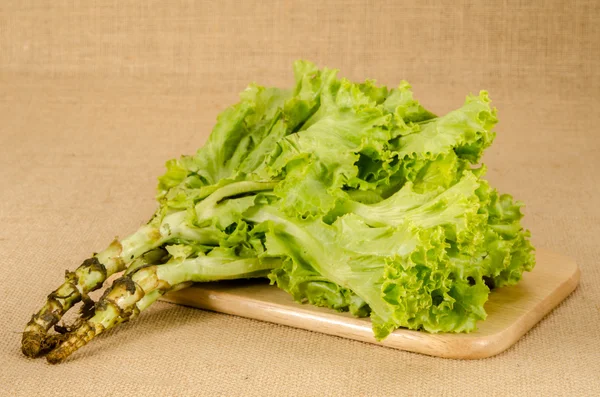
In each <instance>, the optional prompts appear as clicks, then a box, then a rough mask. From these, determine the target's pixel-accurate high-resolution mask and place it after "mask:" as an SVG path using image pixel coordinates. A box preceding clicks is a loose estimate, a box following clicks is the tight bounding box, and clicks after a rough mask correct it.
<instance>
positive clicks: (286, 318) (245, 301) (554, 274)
mask: <svg viewBox="0 0 600 397" xmlns="http://www.w3.org/2000/svg"><path fill="white" fill-rule="evenodd" d="M578 282H579V267H578V266H577V264H576V263H575V262H574V261H573V260H572V259H570V258H567V257H565V256H562V255H558V254H556V253H554V252H551V251H548V250H541V249H540V250H538V251H537V265H536V267H535V268H534V270H533V271H532V272H531V273H526V274H524V275H523V280H522V281H521V282H520V283H519V284H518V285H516V286H514V287H505V288H500V289H498V290H495V291H493V292H492V293H491V294H490V298H489V301H488V302H487V303H486V305H485V310H486V311H487V313H488V318H487V319H486V320H485V321H481V322H479V324H478V327H479V329H478V331H476V332H472V333H470V334H429V333H426V332H419V331H411V330H406V329H398V330H396V331H395V332H393V333H392V334H391V335H389V336H388V337H387V338H386V339H385V340H383V341H381V342H377V341H376V340H375V338H374V337H373V332H372V331H371V322H370V320H369V319H368V318H355V317H352V316H351V315H350V314H348V313H338V312H335V311H333V310H330V309H326V308H319V307H315V306H311V305H308V304H306V305H303V304H300V303H297V302H295V301H294V300H292V298H291V297H290V296H289V295H288V294H287V293H285V292H284V291H282V290H280V289H278V288H277V287H274V286H270V285H268V283H267V282H266V281H256V280H254V281H247V280H243V281H242V280H238V281H233V282H219V283H204V284H196V285H194V286H192V287H190V288H187V289H184V290H180V291H175V292H172V293H170V294H168V295H166V296H165V297H164V298H163V300H165V301H167V302H171V303H178V304H182V305H186V306H192V307H197V308H201V309H207V310H213V311H216V312H221V313H227V314H233V315H237V316H242V317H248V318H253V319H257V320H262V321H268V322H272V323H276V324H283V325H288V326H291V327H296V328H303V329H307V330H310V331H315V332H322V333H325V334H329V335H335V336H339V337H343V338H350V339H355V340H359V341H363V342H369V343H375V344H378V345H382V346H387V347H392V348H396V349H401V350H407V351H411V352H417V353H423V354H428V355H432V356H439V357H445V358H459V359H478V358H485V357H491V356H494V355H496V354H498V353H500V352H502V351H504V350H506V349H508V348H509V347H510V346H512V345H513V344H514V343H515V342H516V341H517V340H519V338H520V337H521V336H523V335H524V334H525V333H526V332H527V331H529V330H530V329H531V328H532V327H533V326H534V325H535V324H536V323H537V322H539V321H540V320H541V319H542V318H543V317H544V316H545V315H546V314H548V313H549V312H550V311H551V310H552V309H553V308H554V307H556V306H557V305H558V304H559V303H560V302H561V301H562V300H563V299H565V298H566V297H567V296H568V295H569V294H570V293H571V292H572V291H573V290H574V289H575V288H576V287H577V284H578Z"/></svg>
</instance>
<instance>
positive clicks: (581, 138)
mask: <svg viewBox="0 0 600 397" xmlns="http://www.w3.org/2000/svg"><path fill="white" fill-rule="evenodd" d="M298 58H306V59H310V60H313V61H315V62H317V63H318V64H319V65H322V66H325V65H326V66H330V67H337V68H339V69H341V74H342V75H344V76H347V77H350V78H352V79H364V78H375V79H377V80H378V81H379V82H381V83H385V84H387V85H390V86H393V85H395V84H397V83H398V82H399V81H400V80H401V79H407V80H408V81H410V82H411V83H412V84H413V88H414V91H415V93H416V96H417V97H418V98H419V99H420V100H421V101H422V102H423V103H424V104H425V105H426V106H429V107H430V108H432V109H433V110H434V111H437V112H440V113H441V112H445V111H448V110H450V109H452V108H456V107H458V106H460V105H461V104H462V102H463V100H464V96H465V95H466V94H467V93H469V92H477V91H478V90H479V89H481V88H485V89H487V90H489V91H490V95H491V97H492V99H493V100H494V104H495V105H496V106H497V107H498V109H499V117H500V121H501V122H500V124H499V126H498V128H497V131H498V137H497V140H496V142H495V143H494V145H493V146H492V148H490V149H489V150H488V152H487V154H486V157H485V162H486V163H487V165H488V167H489V172H488V178H489V179H490V180H491V181H492V183H493V184H494V185H495V186H497V187H498V188H499V189H501V190H503V191H507V192H510V193H512V194H513V195H514V196H515V197H517V198H519V199H522V200H524V201H525V202H526V203H527V207H526V217H525V220H524V221H525V224H526V225H527V226H528V227H529V228H531V230H532V233H533V240H534V243H535V244H536V245H537V246H540V247H541V246H543V247H547V248H551V249H553V250H556V251H558V252H560V253H563V254H566V255H569V256H571V257H574V258H575V259H576V260H577V262H578V263H579V265H580V267H581V269H582V280H581V284H580V286H579V288H578V289H577V290H576V291H575V292H574V293H573V294H572V295H571V296H570V297H569V298H568V299H567V300H566V301H565V302H564V303H563V304H561V305H560V306H559V307H558V308H557V309H556V310H555V311H554V312H552V313H551V314H550V315H549V316H548V317H547V318H546V319H544V320H543V321H542V322H541V323H540V324H539V325H538V326H536V327H535V328H534V329H533V330H532V331H531V332H529V333H528V334H527V335H525V337H523V338H522V339H521V341H519V342H518V343H517V344H516V345H515V346H514V347H513V348H511V349H509V350H508V351H506V352H505V353H502V354H500V355H498V356H496V357H493V358H490V359H486V360H481V361H455V360H446V359H439V358H432V357H427V356H422V355H418V354H412V353H407V352H402V351H396V350H392V349H387V348H382V347H378V346H373V345H369V344H364V343H360V342H355V341H351V340H345V339H341V338H336V337H331V336H326V335H321V334H318V333H313V332H308V331H303V330H297V329H293V328H288V327H284V326H278V325H272V324H267V323H262V322H258V321H253V320H247V319H242V318H237V317H233V316H228V315H222V314H216V313H209V312H204V311H201V310H194V309H189V308H184V307H178V306H174V305H169V304H166V303H157V304H156V305H154V306H153V307H152V308H151V309H149V310H148V312H146V313H145V314H144V315H142V316H140V318H139V319H137V320H136V321H135V322H132V323H130V324H126V325H123V326H121V327H119V328H118V329H116V330H114V331H113V332H108V333H107V334H105V335H103V336H101V337H99V338H98V339H97V340H96V341H94V342H93V343H91V344H90V345H89V346H87V347H86V348H84V349H82V350H81V351H79V352H77V353H76V354H75V355H74V356H73V357H72V358H71V359H70V360H69V361H67V362H66V363H65V364H63V365H60V366H50V365H48V364H46V362H45V360H30V359H26V358H24V357H23V356H22V355H21V353H20V350H19V349H20V347H19V342H20V332H21V331H22V329H23V326H24V325H25V323H26V322H27V321H28V319H29V316H30V315H31V314H32V313H33V312H34V311H35V310H37V309H38V308H39V306H40V305H41V304H42V302H43V301H44V299H45V296H46V294H48V293H49V292H50V291H51V290H53V289H54V288H55V287H57V286H58V285H59V284H60V283H61V282H62V275H63V272H64V270H65V269H66V268H69V269H74V268H75V267H76V266H77V265H79V264H80V263H81V261H82V260H83V259H84V258H87V257H88V256H89V255H90V253H91V252H92V251H94V250H100V249H102V248H103V247H104V246H105V245H106V244H107V243H108V242H110V241H111V239H112V238H113V237H114V236H115V235H119V236H124V235H126V234H128V233H130V232H132V231H133V230H135V229H136V228H137V227H138V226H139V225H140V224H142V223H143V222H144V221H146V220H147V218H148V217H149V215H150V214H151V213H152V212H153V210H154V208H155V202H154V201H153V196H154V193H155V190H154V189H155V185H156V179H155V178H156V177H157V176H158V175H160V174H161V173H162V172H163V169H164V168H163V164H164V162H165V161H166V160H167V159H169V158H172V157H176V156H178V155H179V154H183V153H192V152H194V151H195V150H196V148H197V147H199V146H200V145H202V143H203V142H204V141H205V139H206V137H207V135H208V133H209V131H210V129H211V127H212V125H213V123H214V120H215V117H216V115H217V113H218V112H219V111H220V110H222V109H224V108H225V107H226V106H228V105H230V104H231V103H233V102H234V101H235V100H236V98H237V93H238V92H239V91H241V90H242V89H243V88H244V87H245V85H246V84H247V83H249V82H250V81H257V82H260V83H262V84H268V85H290V84H291V83H292V80H293V77H292V73H291V64H292V61H293V60H295V59H298ZM599 109H600V5H599V3H598V1H595V0H589V1H539V2H533V1H532V2H527V1H502V2H499V1H489V2H488V1H485V2H484V1H482V2H480V4H477V2H476V3H473V2H465V1H444V2H440V3H439V4H438V3H437V2H428V1H425V2H419V3H418V4H415V3H411V2H406V3H404V2H398V1H397V2H383V1H372V2H366V1H358V0H351V1H342V0H336V1H330V2H325V1H316V2H293V3H290V2H285V1H281V2H271V1H210V2H209V1H205V2H200V1H198V2H193V1H168V2H161V1H152V2H145V1H118V0H113V1H100V0H98V1H93V2H85V1H64V0H58V1H47V2H41V1H23V0H14V1H11V0H3V1H2V2H0V258H1V264H0V270H1V274H0V365H1V369H0V395H6V396H9V395H10V396H13V395H18V396H36V395H40V396H42V395H43V396H54V395H57V396H58V395H60V396H70V395H73V396H75V395H87V396H90V395H93V396H115V395H160V396H162V395H165V396H166V395H174V396H175V395H209V396H212V395H246V396H247V395H278V396H279V395H281V396H283V395H290V396H297V395H307V396H321V395H344V396H347V395H378V396H386V395H401V394H402V395H424V396H425V395H508V394H509V393H517V394H519V395H532V396H533V395H569V396H580V395H590V396H591V395H599V394H600V290H599V288H598V286H599V285H600V265H599V263H598V261H599V259H600V255H599V250H598V236H600V178H599V177H598V175H599V172H600V160H598V153H599V149H600V139H599V138H598V134H599V133H600V131H599V128H600V110H599Z"/></svg>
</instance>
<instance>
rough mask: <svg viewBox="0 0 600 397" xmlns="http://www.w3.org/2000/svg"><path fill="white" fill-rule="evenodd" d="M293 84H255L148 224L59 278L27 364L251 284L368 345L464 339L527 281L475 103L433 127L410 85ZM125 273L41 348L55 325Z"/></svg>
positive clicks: (483, 100)
mask: <svg viewBox="0 0 600 397" xmlns="http://www.w3.org/2000/svg"><path fill="white" fill-rule="evenodd" d="M294 73H295V80H296V84H295V86H294V87H293V88H292V89H279V88H266V87H261V86H258V85H250V86H249V87H248V88H247V89H246V90H245V91H244V92H242V94H241V100H240V102H239V103H237V104H236V105H234V106H232V107H230V108H228V109H226V110H225V111H224V112H223V113H221V115H219V117H218V120H217V124H216V126H215V127H214V130H213V132H212V133H211V135H210V137H209V139H208V142H207V143H206V144H205V145H204V146H203V147H202V148H200V149H199V150H198V152H197V153H196V154H195V155H190V156H183V157H181V158H180V159H176V160H171V161H169V162H167V172H166V173H165V174H164V175H163V176H161V177H160V178H159V193H158V202H159V204H160V205H159V208H158V209H157V211H156V213H155V214H154V216H153V217H152V219H151V221H150V222H149V223H148V224H147V225H145V226H143V227H142V228H140V230H138V231H137V232H136V233H134V234H132V235H131V236H129V237H127V238H125V239H123V240H121V241H115V242H113V243H112V244H111V245H110V246H109V247H108V248H107V249H106V250H104V251H102V252H100V253H98V254H96V255H94V256H93V257H92V258H90V259H88V260H87V261H86V262H84V264H82V266H80V268H78V269H77V270H76V271H75V272H73V273H68V274H67V280H66V281H65V284H63V285H62V286H61V287H60V288H59V289H57V290H56V291H55V292H54V293H53V294H54V295H53V294H51V296H49V299H48V301H47V303H46V305H45V306H44V308H42V310H41V311H40V312H39V313H37V314H36V315H34V316H33V318H32V320H31V321H30V323H29V324H28V328H27V329H26V332H25V334H24V337H23V351H24V352H25V353H26V354H27V355H30V356H31V355H37V354H39V352H40V351H44V349H46V350H49V349H53V350H52V351H51V352H50V354H49V355H48V359H49V360H50V361H51V362H60V361H62V360H63V359H64V358H66V357H67V356H68V355H69V354H71V353H72V352H73V351H74V350H76V349H77V348H79V347H81V346H83V345H84V344H85V343H87V342H88V341H89V340H90V339H92V338H93V337H94V336H95V335H97V334H98V333H100V332H102V331H103V330H105V329H107V328H110V327H112V326H114V325H115V324H118V323H119V322H122V321H126V320H128V319H130V318H132V317H133V316H135V315H137V314H138V313H139V311H141V310H143V309H145V308H146V307H148V306H149V305H150V304H151V303H152V302H154V301H155V300H156V299H157V298H158V297H160V296H161V295H162V294H164V293H166V292H168V291H171V290H173V289H178V288H183V287H185V286H188V285H189V284H190V283H191V282H203V281H217V280H224V279H233V278H250V277H268V278H269V279H270V280H271V283H272V284H274V285H276V286H277V287H279V288H281V289H283V290H285V291H286V292H288V293H289V294H290V295H291V296H293V298H294V299H295V300H297V301H298V302H308V303H310V304H313V305H317V306H324V307H328V308H331V309H334V310H338V311H350V312H351V313H352V314H354V315H356V316H370V317H371V320H372V324H373V332H374V335H375V337H376V338H377V339H383V338H385V337H386V336H387V335H389V334H390V333H391V332H393V331H394V330H395V329H397V328H399V327H406V328H410V329H422V330H425V331H428V332H469V331H473V330H474V329H475V328H476V322H477V321H478V320H483V319H485V317H486V312H485V310H484V303H485V302H486V300H487V299H488V295H489V293H490V289H492V288H497V287H502V286H505V285H512V284H515V283H517V282H518V281H519V279H520V278H521V274H522V272H523V271H529V270H531V269H532V268H533V266H534V263H535V258H534V253H533V251H534V250H533V247H532V246H531V244H530V242H529V232H528V231H526V230H524V229H523V228H522V227H521V224H520V219H521V217H522V214H521V211H520V208H521V206H522V204H521V203H519V202H514V201H513V200H512V198H511V196H509V195H506V194H503V195H500V194H499V193H498V192H497V191H496V190H495V189H493V188H491V187H490V185H489V183H488V182H487V181H486V180H484V179H482V177H483V175H484V173H485V167H484V166H483V165H481V164H480V159H481V156H482V154H483V151H484V150H485V149H486V148H487V147H489V146H490V145H491V143H492V141H493V140H494V137H495V133H494V132H493V131H492V130H493V127H494V126H495V124H496V123H497V118H496V110H495V109H493V108H492V107H491V106H490V100H489V98H488V95H487V93H486V92H485V91H482V92H481V93H480V94H479V96H468V97H467V99H466V101H465V103H464V105H463V106H462V107H461V108H459V109H457V110H454V111H452V112H450V113H448V114H446V115H444V116H436V115H434V114H433V113H431V112H430V111H428V110H426V109H425V108H423V106H421V105H420V104H419V102H418V101H416V100H415V99H414V98H413V94H412V91H411V87H410V85H409V84H408V83H406V82H401V83H400V85H399V86H398V87H397V88H394V89H391V90H389V89H387V88H386V87H383V86H378V85H376V84H375V82H373V81H370V80H368V81H366V82H364V83H353V82H351V81H348V80H346V79H341V78H338V77H337V71H336V70H330V69H326V68H325V69H318V68H317V67H316V66H315V65H314V64H312V63H310V62H305V61H298V62H296V63H295V64H294ZM122 270H125V274H124V276H122V277H121V278H119V279H117V281H115V283H114V284H113V286H112V287H110V288H109V289H107V291H106V292H105V295H104V296H103V297H102V298H101V299H100V300H99V301H98V302H97V303H95V304H94V305H93V308H91V309H90V310H88V313H89V314H88V315H87V316H82V317H83V318H82V320H81V322H80V323H79V324H77V327H74V328H73V329H70V330H69V331H70V332H68V333H67V334H66V335H65V336H64V337H59V338H54V339H55V340H57V342H49V340H54V339H52V336H50V335H48V334H47V331H48V330H49V329H50V327H52V326H53V325H55V324H56V323H57V322H58V321H59V319H60V317H61V316H62V315H63V314H64V312H65V311H66V310H68V309H69V308H70V307H71V306H72V305H73V304H74V303H76V302H77V301H79V300H84V301H88V302H89V298H87V292H88V291H91V290H93V289H96V288H99V287H100V286H101V285H102V283H103V282H104V281H105V279H106V278H107V277H108V276H109V275H110V274H113V273H116V272H119V271H122ZM69 293H70V295H69ZM65 297H66V298H65ZM88 306H89V307H91V304H90V305H88ZM48 313H52V316H49V315H48ZM48 346H50V347H49V348H48ZM57 346H58V347H57Z"/></svg>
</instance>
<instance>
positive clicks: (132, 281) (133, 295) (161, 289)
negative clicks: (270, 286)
mask: <svg viewBox="0 0 600 397" xmlns="http://www.w3.org/2000/svg"><path fill="white" fill-rule="evenodd" d="M278 265H279V262H278V261H277V260H276V259H270V258H269V259H266V260H259V259H258V258H247V259H238V260H231V259H226V258H212V257H207V256H202V257H198V258H193V259H188V260H184V261H180V262H173V263H167V264H164V265H158V266H156V265H153V266H148V267H142V268H138V269H137V270H135V271H134V272H133V273H130V274H127V275H125V276H123V277H120V278H119V279H117V280H115V282H114V283H113V285H112V287H110V288H109V289H108V290H107V291H106V292H105V294H104V295H103V296H102V298H101V299H100V300H99V301H98V303H97V304H96V312H95V314H94V316H93V317H92V318H90V319H89V320H87V321H86V322H85V323H83V324H82V325H81V326H80V327H79V328H78V329H76V330H75V331H74V332H73V333H72V334H71V336H70V337H69V338H68V339H67V340H66V341H65V342H63V343H62V344H61V345H60V346H59V347H58V348H56V349H55V350H53V351H52V352H50V353H49V354H48V356H47V359H48V362H50V363H52V364H57V363H60V362H62V361H64V360H65V359H66V358H67V357H68V356H70V355H71V354H72V353H73V352H75V351H76V350H77V349H79V348H80V347H82V346H84V345H85V344H87V343H88V342H89V341H91V340H92V339H93V338H94V337H96V336H97V335H99V334H101V333H102V332H104V331H105V330H107V329H110V328H112V327H114V326H115V325H117V324H119V323H121V322H124V321H127V320H129V319H131V318H133V317H135V316H137V315H138V314H139V313H140V311H142V310H144V309H146V308H147V307H149V306H150V305H151V304H152V303H154V302H155V301H156V300H157V299H158V298H159V297H160V296H162V295H163V294H165V293H166V292H168V291H172V290H173V289H180V288H184V287H187V286H188V285H189V284H190V283H191V282H202V281H215V280H226V279H237V278H252V277H265V276H266V275H267V274H268V273H269V271H270V270H271V269H272V268H274V267H275V266H278Z"/></svg>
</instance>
